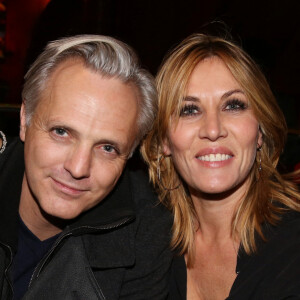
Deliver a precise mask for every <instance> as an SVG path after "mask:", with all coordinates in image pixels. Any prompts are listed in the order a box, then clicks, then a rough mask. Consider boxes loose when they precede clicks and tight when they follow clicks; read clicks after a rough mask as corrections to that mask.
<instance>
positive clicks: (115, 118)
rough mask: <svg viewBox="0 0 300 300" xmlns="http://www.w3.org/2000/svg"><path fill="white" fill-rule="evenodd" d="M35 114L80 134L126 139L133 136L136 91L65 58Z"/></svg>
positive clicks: (114, 79) (135, 121)
mask: <svg viewBox="0 0 300 300" xmlns="http://www.w3.org/2000/svg"><path fill="white" fill-rule="evenodd" d="M36 113H37V114H39V116H37V117H40V118H42V119H43V123H47V124H48V123H49V122H50V123H52V124H54V125H57V126H66V127H68V128H70V129H72V130H73V131H74V132H78V134H82V135H87V134H90V135H94V136H99V133H100V132H101V135H103V133H105V137H102V136H101V138H105V139H110V138H111V137H112V136H115V137H116V138H117V137H119V138H117V139H118V140H120V141H122V140H126V139H130V140H131V138H132V137H135V135H136V132H137V130H136V125H137V116H138V93H137V91H136V89H135V87H134V86H132V85H129V84H124V83H123V82H121V80H119V79H116V78H107V77H103V76H102V75H100V74H98V73H96V72H93V71H92V70H90V69H88V68H86V67H85V66H84V64H83V63H82V62H81V61H66V62H64V63H62V64H61V65H60V66H58V68H57V69H56V70H55V71H54V72H53V74H52V78H51V79H50V81H49V85H48V87H47V89H46V91H45V93H43V94H42V99H41V101H40V104H39V105H38V107H37V110H36Z"/></svg>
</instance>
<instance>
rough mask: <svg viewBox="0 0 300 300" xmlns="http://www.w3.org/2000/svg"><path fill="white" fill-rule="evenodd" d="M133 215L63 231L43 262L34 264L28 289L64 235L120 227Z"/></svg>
mask: <svg viewBox="0 0 300 300" xmlns="http://www.w3.org/2000/svg"><path fill="white" fill-rule="evenodd" d="M133 219H134V217H127V218H125V219H123V220H122V221H121V222H119V223H117V224H113V225H103V226H97V227H93V226H87V225H85V226H80V227H77V228H74V229H73V230H71V231H69V232H67V233H65V234H64V235H62V236H60V237H59V238H58V239H57V240H56V241H55V243H54V245H53V246H52V248H51V249H50V250H49V252H48V254H47V256H46V257H45V258H44V259H43V262H42V264H41V265H40V264H38V265H37V266H36V268H35V269H34V271H33V273H32V276H31V279H30V282H29V285H28V289H29V288H30V286H31V284H32V282H33V280H34V278H38V277H39V275H40V273H41V271H42V269H43V268H44V266H45V264H46V262H47V261H48V259H49V257H50V256H51V254H52V253H53V252H54V250H55V249H56V248H57V246H58V245H59V244H60V243H61V242H62V240H64V239H65V238H66V237H68V236H71V235H73V234H74V232H76V231H78V230H82V229H88V230H89V232H91V231H101V230H108V229H114V228H117V227H120V226H122V225H124V224H126V223H128V222H130V221H131V220H133Z"/></svg>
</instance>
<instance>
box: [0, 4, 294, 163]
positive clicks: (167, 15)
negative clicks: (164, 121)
mask: <svg viewBox="0 0 300 300" xmlns="http://www.w3.org/2000/svg"><path fill="white" fill-rule="evenodd" d="M299 3H300V1H299V0H286V1H279V0H252V1H240V0H210V1H207V0H206V1H203V0H184V1H174V0H173V1H172V0H0V130H3V131H4V132H6V133H8V134H16V133H17V132H18V107H19V105H20V103H21V96H20V95H21V89H22V83H23V76H24V73H25V71H26V69H27V68H28V66H29V65H30V64H31V63H32V61H33V60H34V59H35V58H36V56H37V55H38V54H39V53H40V52H41V50H42V49H43V48H44V47H45V45H46V43H47V42H48V41H49V40H53V39H57V38H59V37H63V36H69V35H74V34H79V33H98V34H105V35H111V36H114V37H116V38H118V39H121V40H123V41H125V42H126V43H128V44H130V45H131V46H133V47H134V48H135V49H136V51H137V53H138V55H139V56H140V58H141V61H142V63H143V65H144V66H145V67H146V68H148V69H149V70H150V71H151V72H152V73H153V75H155V74H156V72H157V69H158V67H159V65H160V63H161V61H162V59H163V57H164V55H165V54H166V52H167V51H168V50H169V49H170V48H172V47H173V46H174V45H176V44H177V43H178V42H179V41H181V40H182V39H183V38H185V37H186V36H188V35H189V34H191V33H194V32H200V31H208V32H212V33H222V32H224V26H223V25H221V24H220V23H225V24H226V26H227V30H228V31H229V32H230V34H231V35H232V36H233V38H234V39H235V40H236V41H237V42H238V43H239V44H240V45H242V47H243V48H244V49H245V50H246V51H247V52H248V53H249V54H250V55H251V56H252V57H253V58H254V59H255V60H256V61H257V62H258V63H259V65H260V66H261V68H262V69H263V71H264V73H265V74H266V76H267V78H268V80H269V82H270V85H271V87H272V90H273V91H274V93H275V95H276V97H277V100H278V102H279V105H280V106H281V108H282V110H283V112H284V114H285V116H286V119H287V123H288V127H289V132H290V133H289V139H288V146H287V148H286V150H285V153H284V155H283V157H282V161H283V162H284V164H285V165H286V166H287V168H294V166H295V165H296V164H297V163H299V162H300V155H299V154H300V147H299V144H300V138H299V136H300V135H299V134H300V101H299V100H300V98H299V97H300V89H299V84H300V58H299V53H300V26H299V25H300V17H299V12H300V11H299V8H300V5H299ZM212 23H213V24H212Z"/></svg>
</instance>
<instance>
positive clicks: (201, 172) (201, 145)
mask: <svg viewBox="0 0 300 300" xmlns="http://www.w3.org/2000/svg"><path fill="white" fill-rule="evenodd" d="M261 144H262V136H261V133H260V131H259V125H258V122H257V120H256V118H255V116H254V113H253V111H252V109H251V107H250V105H249V101H248V99H247V97H246V95H245V94H244V92H243V90H242V88H241V86H240V85H239V84H238V82H237V81H236V80H235V79H234V77H233V76H232V74H231V73H230V71H229V70H228V68H227V67H226V66H225V64H224V63H223V62H222V60H221V59H219V58H217V57H212V58H208V59H205V60H203V61H201V62H200V63H199V64H198V65H197V66H196V68H195V69H194V71H193V72H192V74H191V77H190V79H189V82H188V85H187V92H186V96H185V98H184V101H183V104H182V108H181V113H180V117H179V122H178V123H177V124H176V122H175V121H174V122H173V123H172V122H171V124H170V127H169V130H168V132H167V138H166V140H165V142H164V153H165V154H166V155H171V156H172V159H173V162H174V164H175V167H176V169H177V171H178V172H179V174H180V175H181V176H182V178H183V179H184V180H185V182H186V183H187V185H188V187H189V190H190V192H191V193H192V195H193V194H194V193H196V194H198V193H199V192H200V193H201V194H203V193H204V194H217V193H223V192H227V191H230V190H232V189H235V188H238V189H239V190H240V189H242V190H243V189H244V190H246V187H247V182H248V178H249V173H250V170H251V167H252V166H253V163H254V160H255V156H256V151H257V148H258V146H260V145H261Z"/></svg>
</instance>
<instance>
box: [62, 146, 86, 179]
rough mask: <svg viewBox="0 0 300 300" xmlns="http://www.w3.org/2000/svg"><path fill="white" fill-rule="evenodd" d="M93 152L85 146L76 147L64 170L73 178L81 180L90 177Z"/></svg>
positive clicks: (71, 150) (72, 150) (70, 153)
mask: <svg viewBox="0 0 300 300" xmlns="http://www.w3.org/2000/svg"><path fill="white" fill-rule="evenodd" d="M91 162H92V150H91V149H90V148H89V147H87V146H83V145H74V146H73V148H72V149H70V152H69V155H68V157H67V159H66V160H65V164H64V168H65V169H66V170H67V171H68V172H69V173H70V174H71V175H72V177H73V178H76V179H81V178H87V177H89V176H90V171H91Z"/></svg>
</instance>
